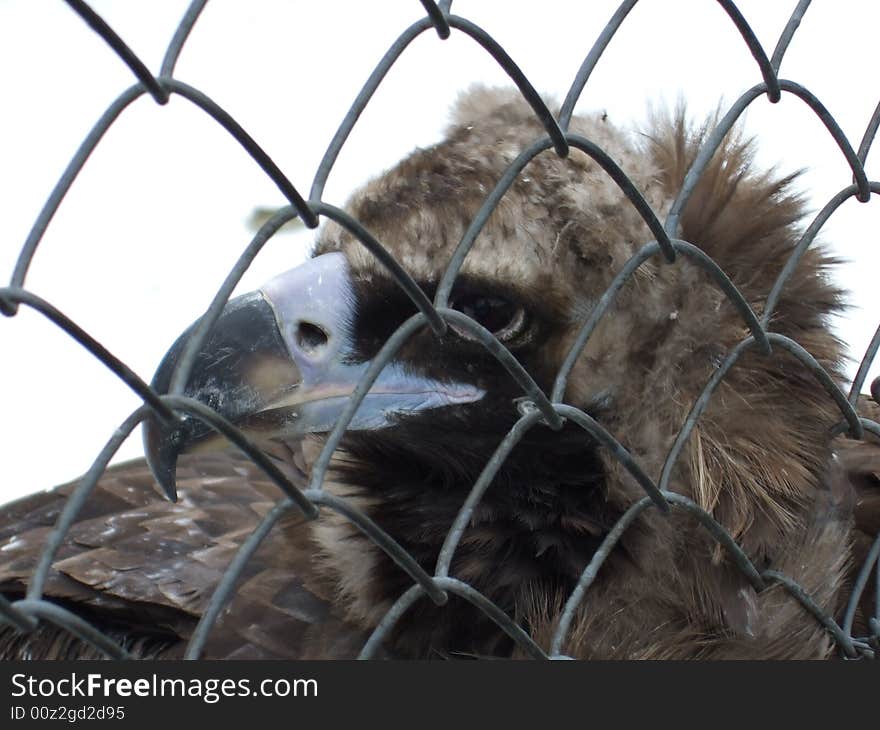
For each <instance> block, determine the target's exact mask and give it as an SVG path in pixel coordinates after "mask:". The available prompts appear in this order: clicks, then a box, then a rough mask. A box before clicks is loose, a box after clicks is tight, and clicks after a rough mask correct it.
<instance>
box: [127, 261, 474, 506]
mask: <svg viewBox="0 0 880 730" xmlns="http://www.w3.org/2000/svg"><path fill="white" fill-rule="evenodd" d="M355 306H356V302H355V296H354V291H353V288H352V284H351V279H350V276H349V272H348V263H347V261H346V259H345V257H344V256H343V255H342V254H341V253H329V254H324V255H323V256H318V257H317V258H314V259H310V260H309V261H308V262H306V263H305V264H303V265H302V266H300V267H298V268H296V269H292V270H291V271H288V272H286V273H284V274H281V275H280V276H277V277H276V278H274V279H272V280H271V281H269V282H268V283H267V284H265V285H264V286H263V287H262V288H261V289H259V290H258V291H256V292H251V293H249V294H245V295H243V296H240V297H237V298H235V299H232V300H230V301H229V303H228V304H227V305H226V307H225V308H224V309H223V311H222V313H221V315H220V318H219V319H218V320H217V322H216V323H215V325H214V326H213V328H212V329H211V331H210V333H209V335H208V337H207V340H206V342H205V344H204V345H203V346H202V348H201V349H200V351H199V353H198V355H197V357H196V360H195V364H194V366H193V368H192V371H191V373H190V375H189V377H188V379H187V384H186V387H185V388H184V391H183V395H185V396H188V397H190V398H193V399H195V400H198V401H199V402H201V403H203V404H205V405H208V406H210V407H211V408H213V409H214V410H215V411H217V412H218V413H219V414H220V415H221V416H223V417H224V418H226V419H227V420H229V421H231V422H232V423H233V424H234V425H235V426H237V427H238V428H239V429H240V430H241V431H243V432H244V433H245V435H247V436H248V437H250V438H252V439H254V440H256V441H260V440H264V439H274V440H288V439H296V438H299V437H301V436H303V435H304V434H307V433H322V432H327V431H329V430H330V429H331V428H332V427H333V425H334V424H335V422H336V419H337V418H338V417H339V414H340V413H341V411H342V409H343V408H344V406H345V405H346V403H347V401H348V399H349V397H350V396H351V393H352V391H353V390H354V389H355V387H356V386H357V383H358V381H359V380H360V378H361V376H362V375H363V374H364V372H365V371H366V369H367V367H368V366H369V363H368V362H367V363H365V362H361V363H356V364H353V363H352V362H351V360H352V358H351V355H352V353H353V352H354V347H353V344H354V337H355V333H354V324H355V311H354V310H355ZM194 328H195V325H193V326H192V327H190V328H189V329H188V330H187V331H186V332H184V333H183V334H182V335H181V336H180V337H179V338H178V339H177V341H176V342H175V343H174V345H172V347H171V349H170V350H169V351H168V352H167V353H166V355H165V357H164V358H163V359H162V362H161V364H160V365H159V368H158V369H157V371H156V375H155V376H154V378H153V383H152V385H153V387H154V388H155V389H156V390H157V391H158V392H160V393H166V392H167V391H168V388H169V386H170V384H171V380H172V377H173V375H174V372H175V369H176V368H177V365H178V361H179V359H180V357H181V355H182V352H183V349H184V347H185V345H186V343H187V341H188V340H189V337H190V336H191V335H192V332H193V330H194ZM483 395H484V392H483V391H482V390H480V389H479V388H477V387H475V386H473V385H468V384H462V383H441V382H439V381H436V380H433V379H430V378H425V377H422V376H418V375H414V374H412V372H411V371H408V370H407V369H405V368H403V367H402V366H401V365H399V364H396V363H394V362H393V361H392V362H391V363H389V364H388V365H387V366H386V367H385V368H384V370H383V371H382V372H381V374H380V375H379V377H378V379H377V380H376V382H375V383H374V384H373V387H372V388H371V389H370V391H369V393H368V394H367V397H366V398H365V399H364V401H363V402H362V403H361V405H360V407H359V408H358V410H357V412H356V413H355V416H354V419H353V420H352V422H351V425H350V427H349V428H350V429H352V430H358V429H379V428H382V427H383V426H387V425H389V423H390V422H391V420H392V419H393V417H394V415H395V414H401V413H415V412H418V411H423V410H427V409H431V408H439V407H442V406H449V405H455V404H462V403H470V402H473V401H476V400H479V399H480V398H482V396H483ZM224 444H225V440H224V439H223V438H222V437H220V436H218V435H217V434H216V432H214V431H213V430H212V429H211V428H210V427H209V426H207V425H206V424H204V423H202V422H201V421H199V420H197V419H195V418H192V417H186V416H184V428H183V429H179V430H176V431H172V432H169V430H168V429H167V428H164V427H163V426H162V425H161V424H160V423H159V422H158V421H156V420H153V419H151V420H149V421H147V422H146V423H145V425H144V450H145V453H146V456H147V461H148V463H149V464H150V468H151V469H152V471H153V474H154V476H155V477H156V479H157V480H158V481H159V483H160V485H161V486H162V487H163V489H165V491H166V492H167V493H169V494H174V493H175V491H176V490H175V486H174V484H175V471H176V463H177V457H178V456H179V455H180V454H181V453H184V452H187V451H192V450H195V449H197V448H200V449H207V448H216V447H218V446H222V445H224Z"/></svg>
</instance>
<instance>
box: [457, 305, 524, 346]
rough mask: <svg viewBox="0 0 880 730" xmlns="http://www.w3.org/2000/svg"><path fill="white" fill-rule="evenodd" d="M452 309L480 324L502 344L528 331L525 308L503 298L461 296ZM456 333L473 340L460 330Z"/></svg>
mask: <svg viewBox="0 0 880 730" xmlns="http://www.w3.org/2000/svg"><path fill="white" fill-rule="evenodd" d="M452 308H453V309H457V310H458V311H459V312H461V313H462V314H466V315H467V316H468V317H470V318H471V319H473V320H476V321H477V322H479V323H480V324H481V325H482V326H483V327H485V328H486V329H487V330H489V332H491V333H492V334H493V335H495V337H497V338H498V339H499V340H500V341H501V342H509V341H510V340H513V339H514V338H516V337H518V336H519V335H521V334H522V333H523V332H524V331H525V329H526V324H527V322H526V319H527V318H526V311H525V308H524V307H522V306H521V305H519V304H515V303H514V302H511V301H508V300H507V299H503V298H501V297H496V296H487V295H476V296H466V295H465V296H459V297H456V298H455V300H454V301H453V302H452ZM456 331H457V332H458V333H459V334H460V335H462V336H463V337H466V338H468V339H472V338H471V337H470V335H468V334H467V333H466V332H464V331H462V330H460V329H459V328H456Z"/></svg>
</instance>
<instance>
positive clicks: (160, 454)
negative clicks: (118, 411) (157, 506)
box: [144, 419, 180, 502]
mask: <svg viewBox="0 0 880 730" xmlns="http://www.w3.org/2000/svg"><path fill="white" fill-rule="evenodd" d="M179 444H180V438H179V437H178V436H177V434H175V433H174V432H169V431H168V429H166V428H163V426H162V425H161V424H159V423H157V422H156V420H155V419H149V420H148V421H146V422H145V423H144V455H145V457H146V460H147V466H148V467H149V468H150V471H151V472H152V474H153V478H154V479H155V480H156V483H157V484H158V485H159V487H160V488H161V490H162V492H163V493H164V494H165V496H166V497H168V499H169V501H171V502H177V457H178V455H179V454H180V446H179Z"/></svg>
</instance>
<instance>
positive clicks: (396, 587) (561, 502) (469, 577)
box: [314, 406, 619, 656]
mask: <svg viewBox="0 0 880 730" xmlns="http://www.w3.org/2000/svg"><path fill="white" fill-rule="evenodd" d="M508 408H509V406H508ZM511 410H512V409H511ZM434 415H435V416H437V417H435V418H425V419H422V418H413V419H406V420H403V421H401V422H400V423H399V424H398V425H396V426H394V427H392V428H389V429H384V430H382V431H380V432H375V433H373V432H360V433H351V434H349V435H348V436H347V437H346V439H345V441H344V443H343V448H342V449H340V450H339V451H338V452H337V454H336V455H335V457H334V461H333V472H332V475H331V477H330V479H329V480H328V481H327V488H328V489H330V490H332V491H333V492H334V493H336V494H337V495H338V496H341V497H344V498H346V499H347V500H349V501H350V502H351V503H352V504H354V505H356V506H358V507H359V508H361V509H363V510H364V511H365V512H366V513H367V514H368V515H369V516H370V517H371V518H372V519H373V520H375V521H376V522H377V523H378V524H379V525H380V526H382V527H383V528H384V529H385V530H386V531H387V532H388V533H389V534H390V535H391V536H392V537H394V538H395V539H396V540H397V541H398V542H399V543H400V544H401V545H402V546H403V547H404V548H405V549H406V550H407V551H409V553H410V554H411V555H412V556H413V557H414V558H415V559H416V561H417V562H418V563H419V564H420V565H422V566H423V567H424V568H425V569H426V570H428V571H429V572H433V570H434V566H435V565H436V562H437V557H438V555H439V552H440V548H441V546H442V545H443V541H444V540H445V538H446V535H447V532H448V530H449V528H450V526H451V525H452V523H453V521H454V520H455V517H456V515H457V514H458V511H459V510H460V509H461V506H462V504H463V503H464V501H465V499H466V497H467V495H468V493H469V492H470V490H471V488H472V487H473V485H474V483H475V482H476V480H477V478H478V477H479V474H480V472H481V470H482V469H483V468H484V466H485V465H486V463H487V462H488V461H489V459H490V457H491V455H492V452H493V451H494V449H495V448H496V447H497V445H498V444H499V443H500V441H501V440H502V438H503V435H504V433H505V432H506V431H500V430H499V423H498V421H497V420H494V421H493V416H492V415H491V411H490V410H489V409H486V408H479V409H477V408H475V409H473V411H472V412H471V413H469V414H467V416H464V415H462V414H439V413H438V414H434ZM514 415H515V414H514ZM496 418H497V416H496ZM483 421H489V423H483ZM512 424H513V421H512V420H511V421H510V423H509V424H506V425H508V426H509V425H512ZM490 426H491V429H490ZM606 496H607V495H606V485H605V481H604V471H603V468H602V464H601V462H600V459H599V457H598V455H597V453H596V449H595V444H594V443H593V442H592V440H591V438H590V437H589V436H588V435H587V434H586V433H585V432H584V431H583V430H581V429H579V428H578V427H576V426H573V425H570V424H569V425H566V426H565V427H564V428H563V430H562V431H561V432H553V431H551V430H550V429H548V428H545V427H543V426H540V425H539V426H536V427H535V428H533V429H532V430H531V431H530V432H529V433H528V434H527V435H526V436H525V437H524V438H523V440H522V441H521V442H520V443H519V444H518V445H517V447H516V448H515V449H514V451H513V452H512V453H511V454H510V456H509V457H508V458H507V460H506V461H505V462H504V464H503V466H502V467H501V470H500V471H499V472H498V474H497V475H496V477H495V479H494V480H493V482H492V484H491V485H490V487H489V489H488V491H487V492H486V494H485V495H484V496H483V499H482V500H481V502H480V503H479V505H478V506H477V508H476V509H475V511H474V514H473V517H472V519H471V522H470V524H469V525H468V527H467V528H466V530H465V533H464V535H463V537H462V540H461V542H460V544H459V546H458V549H457V550H456V552H455V556H454V559H453V561H452V565H451V568H450V571H449V574H450V575H451V576H453V577H455V578H458V579H460V580H462V581H464V582H466V583H468V584H470V585H471V586H473V587H474V588H476V589H477V590H479V591H480V592H482V593H483V594H484V595H486V596H487V597H489V598H490V599H491V600H492V601H494V602H495V603H496V604H497V605H498V606H499V607H500V608H501V609H502V610H504V611H505V612H506V613H507V614H508V615H510V616H511V617H513V618H514V620H516V621H519V622H520V623H522V624H525V628H526V629H527V630H528V628H529V627H528V625H527V624H528V617H527V615H526V614H527V613H528V607H529V606H531V605H533V604H534V601H535V596H540V595H545V594H558V593H559V592H568V591H570V590H571V588H572V587H573V586H574V584H575V582H576V581H577V579H578V577H579V576H580V574H581V572H582V571H583V569H584V567H585V566H586V565H587V563H588V562H589V560H590V558H591V557H592V555H593V553H594V552H595V550H596V548H597V547H598V545H599V544H600V542H601V540H602V538H603V537H604V536H605V534H606V533H607V531H608V529H610V527H611V526H612V525H613V524H614V522H615V521H616V519H617V518H618V517H619V512H616V511H615V510H613V508H611V507H610V506H609V504H608V503H607V502H606ZM314 534H315V539H316V540H317V542H318V544H319V546H320V548H321V554H322V562H323V564H324V565H325V566H326V568H327V569H329V570H330V571H331V572H332V573H333V574H335V576H336V578H337V585H338V587H339V590H340V593H341V598H342V599H343V601H344V602H345V603H346V605H347V606H348V609H349V612H350V614H351V617H352V618H354V619H355V620H357V621H358V622H361V623H365V624H367V625H375V624H376V623H378V621H379V620H381V618H382V616H383V615H384V614H385V612H386V611H387V610H388V608H389V607H390V605H391V604H392V603H393V602H394V600H396V599H397V598H398V597H399V596H400V595H401V594H402V593H404V591H406V590H407V589H408V588H409V587H410V586H411V585H412V579H411V578H410V577H409V576H408V575H407V574H406V573H405V572H403V571H402V570H401V569H400V568H399V567H397V566H396V565H395V564H394V563H393V562H392V560H391V559H390V558H389V557H388V556H387V555H385V554H384V553H382V552H381V551H380V550H379V548H377V547H376V546H375V545H374V544H373V543H372V542H371V541H370V540H369V539H368V538H366V537H365V536H364V535H363V534H362V533H360V532H359V531H358V530H357V528H355V527H354V526H352V525H351V524H350V523H349V522H348V521H347V520H345V519H342V518H338V517H336V516H334V515H327V519H322V520H320V521H319V522H318V523H316V524H315V526H314ZM450 601H451V603H450V605H448V606H445V607H442V608H436V607H435V606H433V604H432V603H431V602H430V600H428V599H427V598H422V599H420V600H419V601H418V602H417V603H416V605H415V606H413V607H412V608H411V609H410V611H409V612H408V613H407V615H406V616H405V617H404V618H403V619H402V620H401V622H400V623H399V624H398V630H397V631H396V632H395V634H394V636H393V637H392V641H391V643H392V645H393V649H394V650H396V651H400V652H403V653H404V654H406V655H408V656H430V655H436V654H444V655H445V654H449V655H462V654H464V655H468V654H473V655H494V656H498V655H507V654H509V653H510V651H511V648H512V646H511V642H510V641H509V639H507V637H506V635H504V634H503V632H502V631H501V630H500V629H499V628H498V627H497V626H496V625H495V624H494V623H493V622H492V621H491V620H490V619H488V618H487V617H486V616H485V614H484V613H483V612H482V611H481V610H479V609H476V608H474V607H473V606H471V605H470V604H468V603H467V602H466V601H464V600H463V599H459V598H456V597H454V596H453V597H451V598H450Z"/></svg>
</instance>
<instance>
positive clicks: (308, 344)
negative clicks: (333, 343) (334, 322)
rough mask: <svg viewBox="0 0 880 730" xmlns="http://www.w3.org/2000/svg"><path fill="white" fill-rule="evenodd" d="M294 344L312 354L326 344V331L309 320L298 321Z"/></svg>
mask: <svg viewBox="0 0 880 730" xmlns="http://www.w3.org/2000/svg"><path fill="white" fill-rule="evenodd" d="M296 344H297V345H299V347H300V348H301V349H302V350H303V352H306V353H309V354H312V353H314V352H315V351H316V350H319V349H321V348H322V347H324V345H326V344H327V333H326V332H324V330H322V329H321V328H320V327H318V325H316V324H312V323H311V322H300V323H299V324H297V326H296Z"/></svg>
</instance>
